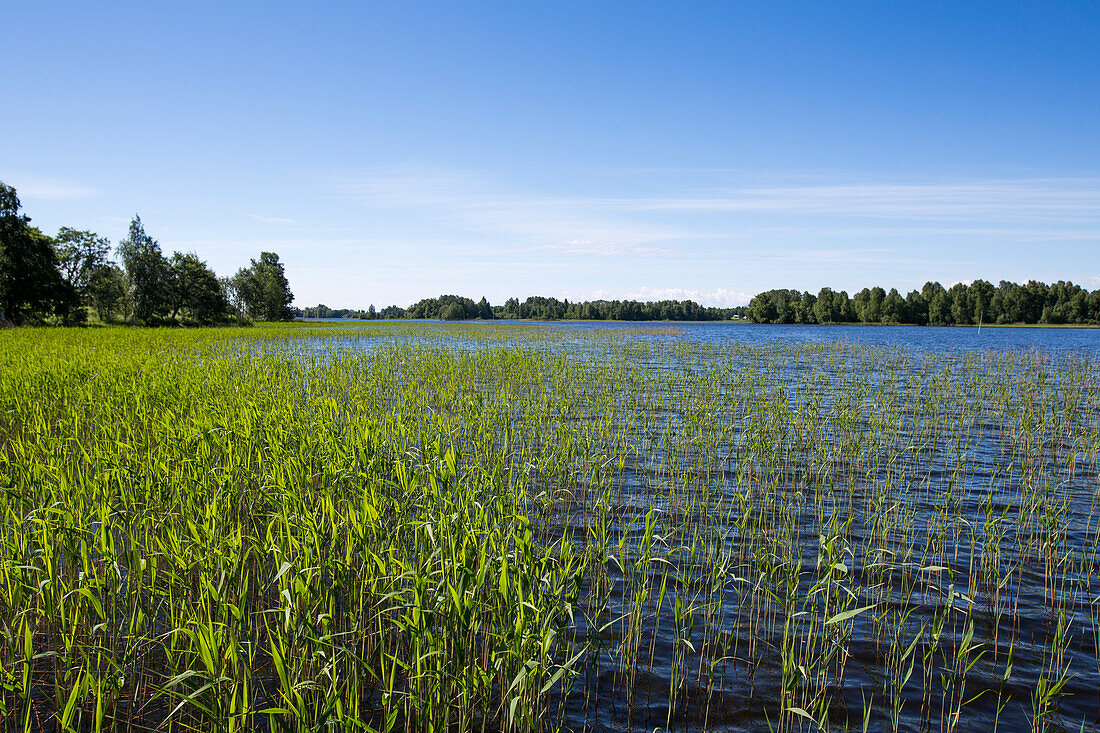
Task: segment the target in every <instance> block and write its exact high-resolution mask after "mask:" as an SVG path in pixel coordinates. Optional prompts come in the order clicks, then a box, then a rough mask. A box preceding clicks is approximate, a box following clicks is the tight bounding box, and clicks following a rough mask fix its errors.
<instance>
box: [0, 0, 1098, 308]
mask: <svg viewBox="0 0 1100 733" xmlns="http://www.w3.org/2000/svg"><path fill="white" fill-rule="evenodd" d="M4 16H5V19H4V22H3V28H2V29H0V64H2V68H4V69H5V72H6V73H5V92H4V94H3V97H2V98H3V100H4V101H3V107H2V109H0V180H3V181H5V182H6V183H9V184H11V185H14V186H15V187H16V188H17V190H18V191H19V193H20V197H21V199H22V201H23V205H24V209H25V211H26V212H27V213H28V214H29V215H30V216H31V217H32V219H33V221H34V223H35V224H37V225H39V226H40V227H42V228H43V229H44V230H45V231H47V232H49V233H53V232H54V231H56V229H57V228H58V227H60V226H71V227H76V228H87V229H93V230H95V231H98V232H99V233H101V234H104V235H106V236H108V237H110V238H111V240H112V241H117V240H118V239H120V238H121V237H123V236H124V235H125V231H126V227H127V223H128V221H129V219H130V217H131V216H132V215H133V214H134V213H140V214H141V217H142V220H143V221H144V222H145V225H146V229H147V231H148V232H149V233H150V234H152V235H153V236H154V237H156V238H158V239H159V240H160V243H161V246H162V248H163V249H164V250H165V251H166V252H171V251H172V250H181V251H195V252H197V253H198V254H199V256H200V257H202V258H203V259H205V260H207V262H208V263H209V264H210V265H211V266H212V267H213V268H214V269H215V270H216V271H217V272H218V273H219V274H231V273H232V272H234V271H235V270H236V269H237V268H238V267H240V266H243V265H247V264H248V260H249V258H251V257H256V256H257V255H258V253H259V252H260V251H261V250H272V251H275V252H278V253H279V255H280V257H281V258H282V260H283V261H284V262H285V263H286V267H287V274H288V276H289V278H290V281H291V286H292V289H293V290H294V292H295V295H296V296H297V297H296V304H298V305H312V304H315V303H317V302H324V303H326V304H327V305H329V306H333V307H349V306H357V307H365V306H366V305H368V304H370V303H373V304H375V305H376V306H383V305H388V304H390V303H397V304H400V305H407V304H409V303H411V302H413V301H415V300H418V299H420V298H422V297H427V296H434V295H438V294H440V293H458V294H461V295H467V296H470V297H472V298H475V299H477V298H479V297H481V296H482V295H484V296H487V297H488V298H489V300H490V301H491V302H494V303H501V302H503V300H504V299H505V298H507V297H510V296H513V295H514V296H518V297H521V298H522V297H525V296H527V295H535V294H540V295H553V296H557V297H559V298H560V297H568V298H570V299H574V300H576V299H590V298H597V297H607V298H616V297H617V298H623V297H632V298H639V299H657V298H664V297H674V298H685V297H689V298H693V299H696V300H698V301H700V302H703V303H705V304H711V305H732V304H741V303H745V302H747V299H748V297H749V296H750V295H751V294H753V293H756V292H758V291H761V290H765V289H769V288H774V287H793V288H799V289H806V290H811V291H815V292H816V291H817V290H818V289H819V288H821V287H822V286H826V285H827V286H830V287H833V288H843V289H847V290H849V291H854V290H858V289H859V288H861V287H863V286H865V285H874V284H881V285H884V286H886V287H891V286H896V287H898V288H899V289H902V290H907V289H910V288H913V287H919V286H920V285H921V284H922V283H923V282H924V281H925V280H930V279H932V280H939V281H941V282H943V283H945V284H948V283H951V282H957V281H967V280H972V279H975V278H985V279H988V280H991V281H993V282H996V281H998V280H1000V279H1009V280H1018V281H1023V280H1027V279H1029V278H1036V279H1041V280H1045V281H1048V282H1049V281H1054V280H1059V279H1069V280H1073V281H1075V282H1078V283H1081V284H1083V285H1086V286H1088V287H1091V288H1097V287H1100V134H1098V132H1097V131H1098V130H1100V73H1098V72H1097V70H1098V69H1100V40H1098V39H1100V4H1097V3H1094V2H1093V3H1057V4H1055V3H1006V2H997V3H970V4H967V3H935V4H932V3H882V2H847V3H826V2H820V3H819V2H800V3H784V2H768V3H758V4H752V5H750V4H747V3H728V2H719V3H660V4H658V3H645V2H630V3H626V2H624V3H592V2H582V3H572V2H560V1H559V2H552V3H550V2H547V3H542V2H522V3H517V2H508V3H504V2H501V3H487V2H477V3H442V2H441V3H424V2H403V3H387V4H375V3H358V2H356V3H323V4H322V3H304V2H303V3H254V4H250V3H232V4H228V3H227V4H222V3H204V2H191V3H109V2H108V3H84V2H79V3H78V2H34V3H18V4H16V3H9V4H8V5H7V6H6V7H5V10H4Z"/></svg>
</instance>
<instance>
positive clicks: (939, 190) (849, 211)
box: [634, 178, 1100, 222]
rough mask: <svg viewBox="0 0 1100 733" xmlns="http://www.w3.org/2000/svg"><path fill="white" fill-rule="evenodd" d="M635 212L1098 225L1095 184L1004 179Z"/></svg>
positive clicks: (754, 191)
mask: <svg viewBox="0 0 1100 733" xmlns="http://www.w3.org/2000/svg"><path fill="white" fill-rule="evenodd" d="M634 205H635V206H637V207H638V208H640V209H646V210H652V211H678V212H714V213H718V212H757V213H781V214H798V215H801V214H825V215H833V216H853V217H867V218H892V219H909V220H954V221H971V220H979V221H986V220H995V221H1001V222H1004V221H1037V220H1042V221H1051V220H1056V221H1059V222H1071V221H1079V220H1082V219H1097V218H1100V180H1098V179H1093V178H1043V179H1006V180H983V181H972V182H937V183H876V184H862V183H840V184H836V183H828V182H823V183H820V184H814V185H799V186H772V187H744V188H739V189H732V190H728V189H727V190H717V191H713V192H710V193H708V194H705V195H696V196H682V197H677V196H671V197H660V198H643V199H637V200H635V201H634Z"/></svg>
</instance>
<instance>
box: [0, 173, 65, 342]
mask: <svg viewBox="0 0 1100 733" xmlns="http://www.w3.org/2000/svg"><path fill="white" fill-rule="evenodd" d="M21 208H22V207H21V205H20V203H19V196H18V195H17V194H16V191H15V189H14V188H12V187H11V186H8V185H7V184H5V183H3V182H0V323H4V322H5V321H11V322H12V323H14V324H16V325H19V324H21V323H26V322H28V321H31V320H37V319H40V318H44V317H46V316H48V315H50V314H51V313H54V312H55V311H56V312H59V314H60V315H62V316H63V317H64V316H66V315H67V314H68V313H69V312H70V309H71V306H72V304H73V302H74V300H75V295H74V293H73V292H72V290H71V289H69V288H66V287H65V283H64V281H63V280H62V279H61V274H60V272H59V271H58V268H57V257H56V255H55V254H54V250H53V243H52V240H51V239H50V238H49V237H47V236H46V235H45V234H43V233H42V232H40V231H39V230H38V229H37V228H35V227H32V226H31V225H30V218H28V217H27V216H26V215H25V214H21V213H20V209H21Z"/></svg>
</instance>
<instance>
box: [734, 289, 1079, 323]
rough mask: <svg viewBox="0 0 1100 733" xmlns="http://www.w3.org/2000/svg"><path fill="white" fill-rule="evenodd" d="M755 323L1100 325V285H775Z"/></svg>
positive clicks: (753, 314) (753, 307)
mask: <svg viewBox="0 0 1100 733" xmlns="http://www.w3.org/2000/svg"><path fill="white" fill-rule="evenodd" d="M748 318H749V320H751V321H752V322H753V323H887V324H905V325H915V326H972V325H978V324H979V323H989V324H1002V325H1012V324H1049V325H1058V324H1066V325H1095V324H1100V289H1098V290H1094V291H1092V292H1089V291H1088V290H1086V289H1084V288H1082V287H1081V286H1079V285H1074V284H1073V283H1071V282H1064V281H1058V282H1056V283H1054V284H1053V285H1047V284H1046V283H1042V282H1038V281H1035V280H1029V281H1028V282H1027V283H1025V284H1023V285H1020V284H1018V283H1013V282H1008V281H1005V280H1002V281H1001V282H1000V283H999V284H998V285H996V286H994V285H993V284H992V283H990V282H987V281H985V280H975V281H974V282H972V283H956V284H955V285H952V286H951V287H950V288H945V287H943V285H941V284H939V283H938V282H927V283H925V284H924V287H922V288H921V289H920V290H912V291H910V292H909V293H908V294H906V295H905V296H902V294H901V293H899V292H898V290H897V289H896V288H891V289H890V291H889V292H887V291H886V290H885V289H884V288H881V287H873V288H864V289H863V290H860V291H859V292H858V293H856V294H855V296H854V297H852V298H849V297H848V293H847V292H845V291H843V290H842V291H833V290H832V289H830V288H822V289H821V291H820V292H818V294H817V295H814V294H812V293H809V292H799V291H798V290H769V291H767V292H764V293H760V294H758V295H757V296H755V297H754V298H753V299H752V300H751V301H750V302H749V306H748Z"/></svg>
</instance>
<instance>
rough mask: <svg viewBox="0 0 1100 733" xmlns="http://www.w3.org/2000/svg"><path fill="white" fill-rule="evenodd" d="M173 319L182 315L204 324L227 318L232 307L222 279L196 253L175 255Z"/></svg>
mask: <svg viewBox="0 0 1100 733" xmlns="http://www.w3.org/2000/svg"><path fill="white" fill-rule="evenodd" d="M168 301H169V305H170V307H171V315H170V317H171V318H173V319H175V318H177V317H178V316H180V315H181V314H184V315H186V316H187V317H188V318H189V319H190V320H192V321H194V322H196V323H201V324H212V323H216V322H217V321H220V320H222V319H223V318H225V317H226V315H227V311H228V308H229V304H228V302H227V301H226V297H225V293H224V292H223V290H222V286H221V283H219V282H218V276H217V275H215V274H214V272H213V271H212V270H211V269H210V268H209V267H207V266H206V263H205V262H203V261H202V260H200V259H199V257H198V255H196V254H194V253H188V254H180V253H179V252H175V253H173V254H172V259H171V261H170V262H169V267H168Z"/></svg>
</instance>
